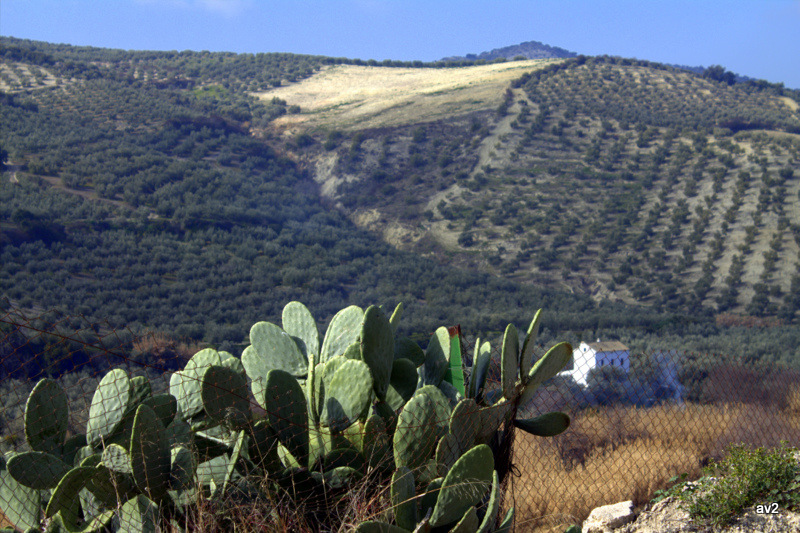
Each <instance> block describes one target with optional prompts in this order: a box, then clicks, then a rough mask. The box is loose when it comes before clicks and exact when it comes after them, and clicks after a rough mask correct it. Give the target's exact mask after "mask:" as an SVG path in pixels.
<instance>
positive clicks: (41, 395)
mask: <svg viewBox="0 0 800 533" xmlns="http://www.w3.org/2000/svg"><path fill="white" fill-rule="evenodd" d="M67 404H68V402H67V395H66V393H65V392H64V389H62V388H61V386H60V385H59V384H58V383H57V382H56V381H54V380H52V379H47V378H45V379H42V380H40V381H39V382H38V383H37V384H36V386H35V387H34V388H33V390H32V391H31V394H30V396H28V401H27V403H26V404H25V438H26V439H27V441H28V444H29V445H30V447H31V449H32V450H34V451H39V452H48V453H52V454H58V453H60V451H61V450H60V448H61V445H62V444H63V443H64V439H65V438H66V436H67V425H68V423H69V406H68V405H67Z"/></svg>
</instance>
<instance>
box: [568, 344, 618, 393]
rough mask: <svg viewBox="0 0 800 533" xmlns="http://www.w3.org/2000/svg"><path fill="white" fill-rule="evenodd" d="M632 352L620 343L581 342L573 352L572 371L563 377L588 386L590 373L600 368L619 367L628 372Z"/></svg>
mask: <svg viewBox="0 0 800 533" xmlns="http://www.w3.org/2000/svg"><path fill="white" fill-rule="evenodd" d="M630 357H631V350H630V348H628V347H627V346H625V345H624V344H622V343H621V342H619V341H606V342H600V339H597V342H589V343H586V342H581V345H580V346H578V347H577V348H575V349H574V350H573V351H572V361H573V365H572V370H565V371H564V372H561V373H560V375H562V376H571V377H572V378H573V379H574V380H575V382H576V383H578V385H580V386H582V387H585V386H586V376H588V375H589V371H591V370H592V369H593V368H595V367H598V366H608V365H611V366H617V367H620V368H624V369H625V372H627V371H628V370H629V369H630V367H631V360H630Z"/></svg>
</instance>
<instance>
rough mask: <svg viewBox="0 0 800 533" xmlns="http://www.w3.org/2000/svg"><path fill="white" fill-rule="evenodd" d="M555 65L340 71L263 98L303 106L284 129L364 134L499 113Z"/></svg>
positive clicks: (277, 122)
mask: <svg viewBox="0 0 800 533" xmlns="http://www.w3.org/2000/svg"><path fill="white" fill-rule="evenodd" d="M554 61H560V60H550V59H547V60H544V59H538V60H529V61H512V62H508V63H497V64H491V65H479V66H472V67H460V68H447V69H434V68H392V67H364V66H356V65H337V66H334V67H329V68H325V69H323V70H322V71H320V72H319V73H318V74H315V75H314V76H311V77H310V78H307V79H304V80H302V81H300V82H299V83H293V84H291V85H287V86H285V87H278V88H275V89H271V90H269V91H266V92H263V93H258V94H257V96H258V97H260V98H262V99H265V100H271V99H272V98H280V99H282V100H285V101H286V102H287V103H288V104H289V105H299V106H300V108H301V109H302V113H301V114H299V115H285V116H283V117H280V118H279V119H277V120H275V122H274V124H275V125H277V126H282V127H288V128H302V129H312V128H316V127H320V126H326V127H336V128H341V129H359V130H362V129H367V128H376V127H381V126H396V125H400V124H414V123H417V122H428V121H431V120H439V119H442V118H445V117H450V116H455V115H461V114H464V113H469V112H471V111H477V110H482V109H491V108H494V107H497V106H498V105H499V104H500V102H501V101H502V99H503V91H504V90H505V89H506V87H508V84H509V83H510V82H511V81H512V80H514V79H517V78H519V77H520V76H522V75H523V74H525V73H526V72H530V71H532V70H536V69H539V68H542V67H544V66H546V65H549V64H551V63H552V62H554Z"/></svg>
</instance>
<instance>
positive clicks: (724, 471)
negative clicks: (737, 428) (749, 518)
mask: <svg viewBox="0 0 800 533" xmlns="http://www.w3.org/2000/svg"><path fill="white" fill-rule="evenodd" d="M796 452H797V450H796V449H795V448H790V447H788V446H787V445H786V443H783V444H782V445H781V447H780V448H776V449H774V450H765V449H764V448H757V449H754V450H753V449H749V448H748V447H747V446H745V445H743V444H740V445H733V446H731V447H730V448H729V450H728V455H727V456H726V457H725V458H724V459H723V460H721V461H719V462H717V463H714V464H712V465H709V466H708V467H707V468H706V474H707V476H706V477H704V478H701V480H700V482H698V483H697V484H693V485H689V486H688V487H690V490H685V491H683V492H682V493H681V494H680V498H681V500H682V501H683V505H684V507H685V509H686V510H687V511H688V512H689V514H691V516H692V518H693V519H695V520H698V521H701V522H703V523H705V524H709V525H712V526H715V527H720V526H724V525H726V524H729V523H731V522H733V521H734V520H735V519H736V518H737V517H738V516H739V515H741V513H742V511H743V510H744V509H745V508H747V507H750V506H752V505H765V506H770V505H773V504H777V505H778V508H780V509H783V510H788V511H798V510H800V463H798V460H797V458H796V457H795V453H796ZM711 476H714V477H711Z"/></svg>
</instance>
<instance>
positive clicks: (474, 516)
mask: <svg viewBox="0 0 800 533" xmlns="http://www.w3.org/2000/svg"><path fill="white" fill-rule="evenodd" d="M479 524H480V521H479V520H478V512H477V511H476V510H475V508H474V507H470V508H469V509H467V512H465V513H464V516H462V517H461V520H459V521H458V523H457V524H456V525H454V526H453V528H452V529H451V530H450V531H449V532H448V533H475V530H476V529H478V525H479Z"/></svg>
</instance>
